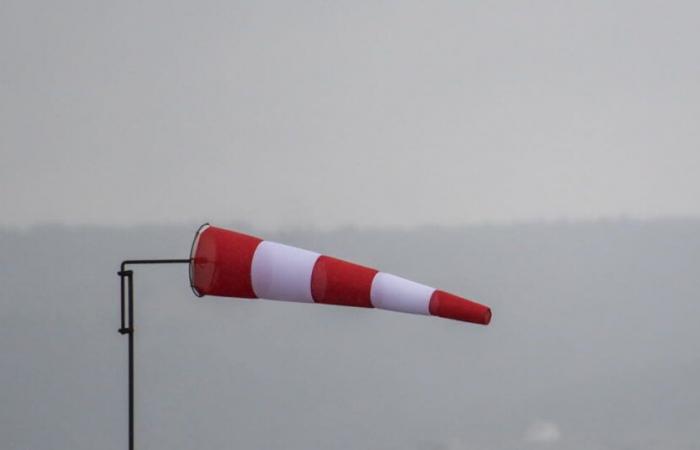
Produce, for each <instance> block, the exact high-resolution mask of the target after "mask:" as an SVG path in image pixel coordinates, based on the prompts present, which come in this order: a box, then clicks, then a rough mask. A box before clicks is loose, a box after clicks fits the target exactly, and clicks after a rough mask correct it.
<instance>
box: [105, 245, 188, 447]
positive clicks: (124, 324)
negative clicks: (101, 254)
mask: <svg viewBox="0 0 700 450" xmlns="http://www.w3.org/2000/svg"><path fill="white" fill-rule="evenodd" d="M189 263H190V260H189V258H188V259H132V260H126V261H122V264H121V270H120V271H119V272H117V275H119V279H120V281H121V286H120V293H121V323H120V325H121V327H120V328H119V334H128V335H129V381H128V382H129V450H134V449H135V445H134V435H135V430H134V409H135V405H134V272H133V271H132V270H125V267H126V265H127V264H189ZM125 278H126V280H125ZM125 281H126V288H125V286H124V282H125ZM127 303H128V305H127ZM127 314H128V318H127Z"/></svg>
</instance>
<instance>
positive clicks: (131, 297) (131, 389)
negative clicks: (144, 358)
mask: <svg viewBox="0 0 700 450" xmlns="http://www.w3.org/2000/svg"><path fill="white" fill-rule="evenodd" d="M127 274H128V275H127V276H128V278H127V279H128V282H129V450H134V280H133V272H132V271H128V272H127Z"/></svg>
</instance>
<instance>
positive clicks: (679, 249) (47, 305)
mask: <svg viewBox="0 0 700 450" xmlns="http://www.w3.org/2000/svg"><path fill="white" fill-rule="evenodd" d="M219 225H222V226H226V224H219ZM195 230H196V226H192V227H185V226H162V227H158V226H149V227H132V228H97V227H63V226H53V225H51V226H40V227H34V228H30V229H28V230H24V231H22V230H7V229H6V230H2V231H0V289H1V290H0V292H1V295H0V443H1V445H0V447H1V448H2V449H3V450H27V449H31V450H94V449H105V450H109V449H115V450H116V449H120V450H121V449H123V448H125V444H126V441H125V437H126V339H125V338H124V337H122V336H120V335H119V334H117V328H118V313H119V308H118V306H119V305H118V277H117V275H116V271H117V269H118V264H119V262H120V261H121V260H122V259H125V258H142V257H178V258H179V257H186V256H187V255H188V252H189V246H190V243H191V239H192V236H193V233H194V231H195ZM243 231H246V232H250V233H256V230H255V229H244V230H243ZM264 237H265V238H268V239H276V240H280V241H282V242H285V243H290V244H294V245H298V246H302V247H305V248H310V249H314V250H318V251H321V252H324V253H328V254H331V255H334V256H339V257H343V258H347V259H350V260H356V261H358V262H361V263H365V264H367V265H372V266H375V267H378V268H381V269H383V270H386V271H389V272H392V273H396V274H399V275H404V276H406V277H408V278H412V279H415V280H418V281H422V282H424V283H426V284H431V285H434V286H439V287H441V288H444V289H447V290H451V291H454V292H456V293H459V294H462V295H464V296H466V297H470V298H474V299H476V300H479V301H481V302H483V303H486V304H488V305H490V306H491V307H492V309H493V313H494V316H493V322H492V324H491V325H490V326H489V327H479V326H476V325H466V324H463V323H458V322H451V321H447V320H440V319H436V318H426V317H417V316H411V315H402V314H397V313H389V312H383V311H373V310H361V309H350V308H340V307H330V306H321V305H300V304H288V303H282V302H266V301H248V300H236V299H221V298H204V299H197V298H195V297H194V296H193V295H192V294H191V292H190V290H189V287H188V280H187V270H186V267H184V266H183V267H159V268H139V269H136V275H135V286H136V292H137V308H138V311H137V314H138V315H137V317H136V320H137V323H136V329H137V336H138V343H137V346H138V347H137V383H138V384H137V395H138V402H139V403H138V411H137V414H138V419H137V421H138V427H139V429H138V439H139V445H140V448H144V449H145V448H148V449H153V450H155V449H167V450H191V449H207V450H209V449H211V450H215V449H222V450H223V449H232V448H241V449H248V450H253V449H260V450H268V449H283V450H309V449H319V450H321V449H322V450H336V449H337V450H349V449H357V450H363V449H397V450H398V449H451V450H456V449H485V450H490V449H504V450H505V449H514V448H521V449H530V448H532V449H534V448H557V449H580V450H590V449H650V450H651V449H659V448H663V449H665V450H673V449H691V448H693V449H694V448H697V446H698V445H699V443H700V431H698V428H697V424H698V423H700V389H699V388H698V380H700V326H698V318H699V317H700V294H698V293H699V292H700V220H659V221H650V222H639V221H607V222H590V223H547V224H525V225H511V226H468V227H452V228H441V227H425V228H418V229H403V230H394V229H357V228H346V229H337V230H333V231H324V232H317V231H314V230H309V229H299V230H293V231H289V232H285V233H278V234H276V235H269V234H267V235H265V236H264Z"/></svg>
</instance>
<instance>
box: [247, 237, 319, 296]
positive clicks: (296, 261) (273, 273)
mask: <svg viewBox="0 0 700 450" xmlns="http://www.w3.org/2000/svg"><path fill="white" fill-rule="evenodd" d="M319 256H321V255H320V254H319V253H316V252H311V251H309V250H304V249H301V248H297V247H291V246H289V245H284V244H279V243H277V242H272V241H263V242H261V243H260V245H258V247H257V249H256V250H255V254H254V255H253V263H252V267H251V273H250V277H251V281H252V284H253V291H255V295H256V296H258V297H259V298H267V299H271V300H285V301H292V302H306V303H313V301H314V300H313V297H312V296H311V273H312V272H313V270H314V264H316V260H317V259H318V257H319Z"/></svg>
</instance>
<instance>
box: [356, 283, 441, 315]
mask: <svg viewBox="0 0 700 450" xmlns="http://www.w3.org/2000/svg"><path fill="white" fill-rule="evenodd" d="M434 291H435V289H434V288H431V287H430V286H426V285H424V284H420V283H416V282H415V281H411V280H407V279H405V278H401V277H397V276H396V275H392V274H390V273H384V272H379V273H377V274H376V275H375V276H374V280H372V291H371V293H370V296H371V299H372V305H374V307H375V308H380V309H388V310H391V311H399V312H407V313H412V314H425V315H430V312H429V306H430V297H431V296H432V295H433V292H434Z"/></svg>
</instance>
